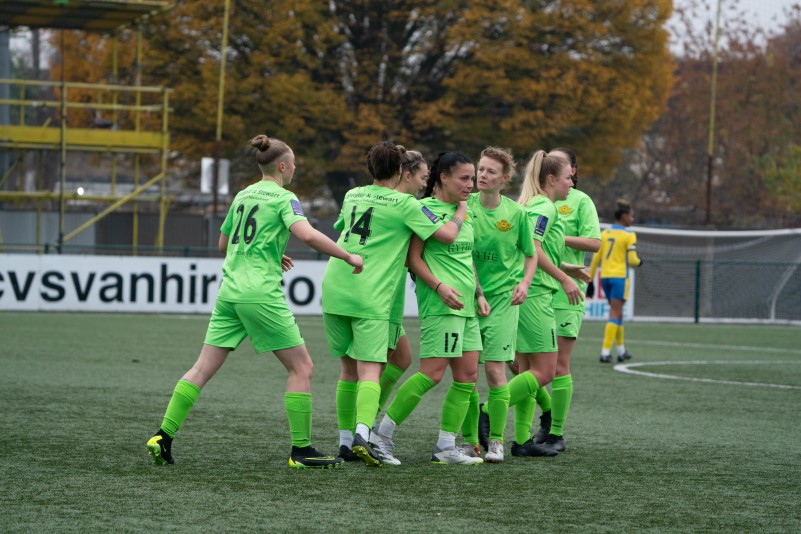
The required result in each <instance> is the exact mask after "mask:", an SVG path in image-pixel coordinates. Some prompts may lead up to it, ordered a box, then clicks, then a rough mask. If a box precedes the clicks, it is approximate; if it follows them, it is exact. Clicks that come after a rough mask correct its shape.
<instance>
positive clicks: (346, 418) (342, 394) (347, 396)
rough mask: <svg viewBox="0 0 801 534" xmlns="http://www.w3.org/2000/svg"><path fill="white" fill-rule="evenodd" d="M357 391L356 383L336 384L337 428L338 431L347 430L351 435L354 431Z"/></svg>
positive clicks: (342, 382) (341, 382)
mask: <svg viewBox="0 0 801 534" xmlns="http://www.w3.org/2000/svg"><path fill="white" fill-rule="evenodd" d="M358 391H359V383H358V382H346V381H345V380H340V381H339V382H337V396H336V402H337V427H338V429H339V430H348V431H350V433H351V434H353V433H354V432H355V431H356V393H357V392H358Z"/></svg>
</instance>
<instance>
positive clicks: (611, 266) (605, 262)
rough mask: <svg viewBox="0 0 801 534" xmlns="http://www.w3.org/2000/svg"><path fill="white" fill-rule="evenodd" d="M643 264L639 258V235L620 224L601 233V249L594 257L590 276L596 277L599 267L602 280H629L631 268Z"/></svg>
mask: <svg viewBox="0 0 801 534" xmlns="http://www.w3.org/2000/svg"><path fill="white" fill-rule="evenodd" d="M640 263H642V260H640V258H639V256H637V234H635V233H634V231H632V230H630V229H628V228H626V227H625V226H622V225H619V224H613V225H612V226H610V227H609V228H607V229H606V230H604V231H603V232H601V249H600V250H599V251H598V252H596V253H595V255H593V257H592V263H591V264H590V276H591V277H595V272H596V271H597V270H598V267H599V266H600V268H601V278H628V276H629V268H630V267H637V266H639V265H640Z"/></svg>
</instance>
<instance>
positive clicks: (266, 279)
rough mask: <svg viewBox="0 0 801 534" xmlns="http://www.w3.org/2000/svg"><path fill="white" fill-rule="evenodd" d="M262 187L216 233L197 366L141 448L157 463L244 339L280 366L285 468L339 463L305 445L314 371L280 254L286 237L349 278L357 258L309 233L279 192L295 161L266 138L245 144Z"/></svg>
mask: <svg viewBox="0 0 801 534" xmlns="http://www.w3.org/2000/svg"><path fill="white" fill-rule="evenodd" d="M251 145H252V146H253V147H255V149H256V162H257V163H258V165H259V169H260V170H261V172H262V179H261V181H259V182H257V183H255V184H253V185H251V186H249V187H247V188H245V189H244V190H242V191H240V192H239V193H238V194H237V195H236V197H235V198H234V201H233V203H232V204H231V209H230V210H228V216H227V217H226V218H225V221H224V222H223V224H222V227H221V228H220V231H221V235H220V240H219V247H220V251H221V252H225V253H226V256H225V262H224V263H223V281H222V285H221V286H220V291H219V293H218V294H217V301H216V302H215V304H214V311H213V312H212V314H211V320H210V321H209V326H208V330H207V331H206V339H205V343H204V345H203V349H202V350H201V351H200V356H198V359H197V361H196V362H195V364H194V365H193V366H192V368H191V369H190V370H189V371H188V372H187V373H186V374H185V375H184V376H183V378H182V379H181V380H179V381H178V384H177V385H176V386H175V391H174V392H173V394H172V399H171V400H170V403H169V405H168V406H167V412H166V413H165V414H164V419H163V421H162V423H161V428H159V431H158V432H157V433H156V435H155V436H153V437H152V438H150V440H149V441H148V442H147V450H148V452H149V453H150V455H151V456H152V457H153V460H154V461H155V463H157V464H171V463H174V461H173V458H172V453H171V445H172V440H173V438H174V437H175V433H176V432H178V429H179V428H180V427H181V425H182V424H183V422H184V419H186V416H187V415H188V414H189V410H190V409H191V408H192V405H193V404H194V403H195V400H196V399H197V397H198V395H200V390H201V389H202V388H203V386H205V385H206V383H207V382H208V381H209V380H210V379H211V378H212V377H213V376H214V374H215V373H216V372H217V370H218V369H219V368H220V367H221V366H222V364H223V363H224V362H225V359H226V357H227V356H228V353H230V352H231V351H232V350H234V349H236V347H238V346H239V344H240V343H242V341H243V340H244V339H245V337H247V336H249V337H250V341H251V343H252V345H253V349H254V350H255V351H256V352H257V353H263V352H268V351H272V352H273V353H274V354H275V356H276V357H277V358H278V360H279V361H280V362H281V363H282V364H283V365H284V367H286V370H287V372H288V373H289V377H288V378H287V385H286V393H285V394H284V402H285V406H286V413H287V418H288V419H289V431H290V434H291V436H292V452H291V454H290V457H289V465H290V467H297V468H302V467H335V466H336V465H338V464H339V463H341V462H342V460H341V459H338V458H334V457H333V456H325V455H323V454H320V453H319V452H317V451H316V450H315V449H314V448H313V447H312V446H311V441H310V440H311V425H312V420H311V413H312V397H311V377H312V369H313V364H312V360H311V358H310V357H309V353H308V351H307V350H306V345H305V344H304V343H303V338H301V336H300V330H299V329H298V326H297V324H296V323H295V318H294V317H293V316H292V312H290V311H289V308H288V307H287V304H286V301H285V300H284V293H283V291H282V290H281V278H282V254H283V252H284V249H285V248H286V243H287V240H288V239H289V233H290V232H292V234H293V235H295V236H296V237H298V238H299V239H301V240H302V241H304V242H305V243H306V244H307V245H309V246H310V247H312V248H314V249H315V250H317V251H319V252H322V253H323V254H328V255H329V256H333V257H335V258H338V259H337V260H335V261H338V262H340V263H342V266H343V268H345V269H347V270H348V271H349V272H351V273H353V274H358V273H360V272H361V271H362V267H363V262H362V258H360V257H359V256H357V255H355V254H350V253H348V252H346V251H345V250H344V249H342V248H341V247H339V246H337V245H336V244H335V243H334V242H333V241H331V240H330V239H329V238H328V237H326V236H325V235H323V234H321V233H320V232H318V231H317V230H315V229H314V228H312V227H311V225H310V224H309V222H308V221H307V220H306V217H305V216H304V215H303V209H302V208H301V206H300V202H298V199H297V197H296V196H295V195H294V194H293V193H292V192H290V191H287V190H285V189H284V186H286V185H287V184H289V183H290V182H291V181H292V177H293V175H294V173H295V154H294V153H293V152H292V149H291V148H289V146H288V145H287V144H286V143H284V142H283V141H279V140H278V139H273V138H270V137H267V136H266V135H259V136H256V137H255V138H253V139H252V140H251Z"/></svg>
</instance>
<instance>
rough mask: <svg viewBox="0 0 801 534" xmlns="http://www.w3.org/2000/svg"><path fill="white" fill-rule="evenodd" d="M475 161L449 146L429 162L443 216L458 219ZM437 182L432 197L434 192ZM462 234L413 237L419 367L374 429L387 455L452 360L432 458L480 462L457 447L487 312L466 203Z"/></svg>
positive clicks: (437, 209)
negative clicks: (448, 239)
mask: <svg viewBox="0 0 801 534" xmlns="http://www.w3.org/2000/svg"><path fill="white" fill-rule="evenodd" d="M474 176H475V167H474V166H473V163H472V162H471V161H470V159H469V158H468V157H467V156H465V155H464V154H462V153H460V152H445V153H442V154H440V157H439V158H437V160H436V161H435V162H434V163H433V164H432V166H431V175H430V177H429V181H428V186H427V187H426V195H425V196H426V198H424V199H423V201H422V203H423V205H425V206H426V207H427V208H428V209H430V210H431V212H433V213H434V214H435V216H436V217H437V218H438V219H440V220H443V221H453V219H454V218H455V217H457V216H458V209H459V206H461V205H463V201H465V200H467V199H468V197H469V196H470V191H471V190H472V189H473V177H474ZM435 185H436V186H437V193H436V194H435V196H434V197H431V196H429V195H430V194H431V192H432V191H433V189H434V186H435ZM463 224H464V226H462V230H461V232H460V233H459V237H458V238H457V240H456V241H455V242H454V243H452V244H442V243H439V242H436V241H434V240H431V239H429V240H427V241H426V240H423V239H421V238H420V237H417V236H415V237H412V243H411V245H410V246H409V256H408V263H409V269H410V270H411V271H412V272H414V274H415V275H416V276H417V304H418V310H419V314H420V327H421V332H422V335H421V340H420V371H419V372H417V373H416V374H415V375H413V376H412V377H410V378H409V379H408V380H406V381H405V382H404V383H403V385H402V386H401V387H400V389H398V393H397V394H396V395H395V399H394V400H393V401H392V404H390V405H389V408H387V414H386V415H385V416H384V418H383V419H382V421H381V424H380V425H379V428H378V430H377V432H375V433H374V435H373V440H374V441H373V443H374V444H375V446H374V448H375V450H376V451H377V452H378V453H379V454H381V455H382V456H383V457H384V458H386V459H387V462H388V463H390V462H391V463H392V464H394V465H399V464H400V461H398V459H397V458H395V457H394V455H393V451H394V442H393V435H394V432H395V428H396V427H397V425H399V424H402V423H403V422H404V421H405V420H406V418H407V417H408V416H409V415H410V414H411V413H412V411H413V410H414V409H415V407H417V405H418V404H419V402H420V399H421V398H422V396H423V395H425V394H426V393H427V392H428V391H430V390H431V389H432V388H433V387H434V386H436V385H437V384H438V383H439V382H440V381H441V380H442V377H443V376H444V374H445V370H446V369H447V368H448V367H450V368H451V372H452V374H453V382H452V383H451V387H450V389H449V390H448V393H447V394H446V396H445V401H444V403H443V406H442V418H441V421H440V433H439V439H438V441H437V444H436V446H435V447H434V450H433V452H432V455H431V462H432V463H434V464H460V465H475V464H480V463H482V460H481V458H474V457H471V456H468V455H466V454H465V453H464V451H462V449H460V448H459V447H456V434H457V432H459V429H460V428H461V426H462V422H463V421H464V417H465V414H466V412H467V407H468V404H469V402H470V394H471V392H472V391H473V388H474V387H475V382H476V375H477V372H478V352H479V351H480V350H481V334H480V332H479V328H478V320H477V319H476V314H477V313H478V314H480V315H487V314H488V313H489V311H490V310H489V306H488V305H487V301H486V300H485V299H484V297H483V295H482V294H481V288H480V286H478V285H477V283H476V275H475V270H474V267H473V255H472V252H473V224H472V216H471V215H470V212H469V210H468V213H467V215H466V216H465V218H464V223H463Z"/></svg>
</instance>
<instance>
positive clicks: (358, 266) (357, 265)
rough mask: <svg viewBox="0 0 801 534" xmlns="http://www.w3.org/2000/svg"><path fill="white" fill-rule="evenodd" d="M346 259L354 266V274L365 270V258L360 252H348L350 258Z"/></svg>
mask: <svg viewBox="0 0 801 534" xmlns="http://www.w3.org/2000/svg"><path fill="white" fill-rule="evenodd" d="M345 261H347V263H348V265H350V266H351V267H353V274H359V273H360V272H362V270H364V260H363V259H362V257H361V256H359V255H358V254H348V259H347V260H345Z"/></svg>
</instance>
